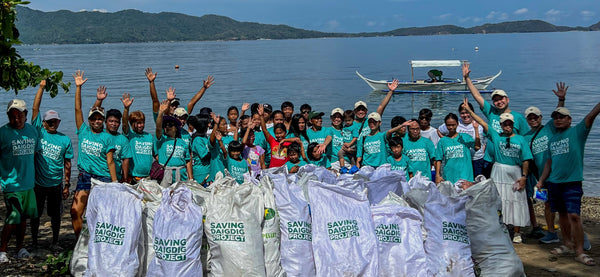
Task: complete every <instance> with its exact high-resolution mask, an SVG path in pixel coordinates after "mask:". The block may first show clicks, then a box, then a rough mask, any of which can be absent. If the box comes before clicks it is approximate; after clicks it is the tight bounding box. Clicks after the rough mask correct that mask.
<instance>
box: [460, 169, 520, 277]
mask: <svg viewBox="0 0 600 277" xmlns="http://www.w3.org/2000/svg"><path fill="white" fill-rule="evenodd" d="M460 195H468V196H470V199H469V200H468V201H467V203H466V206H465V207H466V210H467V231H468V232H469V238H470V240H471V252H472V254H473V259H474V261H475V264H476V265H477V266H478V267H479V269H480V270H481V276H525V272H524V269H523V263H522V262H521V259H520V258H519V256H518V255H517V253H516V252H515V249H514V247H513V245H512V241H511V239H510V236H509V234H508V230H507V229H506V227H505V225H504V223H503V221H502V200H501V199H500V195H499V194H498V190H497V189H496V185H495V184H494V182H493V180H492V179H488V180H484V181H481V182H479V183H476V184H474V185H473V186H471V187H469V188H467V189H466V190H464V191H463V192H461V193H460Z"/></svg>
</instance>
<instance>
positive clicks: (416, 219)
mask: <svg viewBox="0 0 600 277" xmlns="http://www.w3.org/2000/svg"><path fill="white" fill-rule="evenodd" d="M371 212H372V213H373V221H374V222H375V234H376V235H377V245H378V249H379V263H378V264H379V276H427V258H426V256H425V250H424V249H423V236H422V234H421V224H422V223H423V218H422V217H421V214H419V212H418V211H417V210H415V209H413V208H410V207H404V206H400V205H377V206H371Z"/></svg>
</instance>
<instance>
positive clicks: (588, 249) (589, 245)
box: [583, 233, 592, 251]
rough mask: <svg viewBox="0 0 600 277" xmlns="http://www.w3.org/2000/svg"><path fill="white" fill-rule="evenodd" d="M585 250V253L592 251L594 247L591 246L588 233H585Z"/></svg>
mask: <svg viewBox="0 0 600 277" xmlns="http://www.w3.org/2000/svg"><path fill="white" fill-rule="evenodd" d="M583 250H585V251H590V250H592V245H591V244H590V240H589V239H588V237H587V234H586V233H583Z"/></svg>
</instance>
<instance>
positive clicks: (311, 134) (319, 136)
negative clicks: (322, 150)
mask: <svg viewBox="0 0 600 277" xmlns="http://www.w3.org/2000/svg"><path fill="white" fill-rule="evenodd" d="M327 129H328V128H321V130H319V131H314V130H313V129H312V128H311V129H308V130H306V134H307V135H308V138H309V139H310V143H313V142H316V143H318V144H322V143H324V142H325V138H327V136H328V135H329V131H328V130H327Z"/></svg>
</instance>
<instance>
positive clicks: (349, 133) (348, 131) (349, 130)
mask: <svg viewBox="0 0 600 277" xmlns="http://www.w3.org/2000/svg"><path fill="white" fill-rule="evenodd" d="M357 124H358V123H356V122H354V123H352V125H350V126H347V127H344V128H342V140H343V143H348V142H351V141H352V139H354V138H358V129H357V128H356V125H357Z"/></svg>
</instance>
